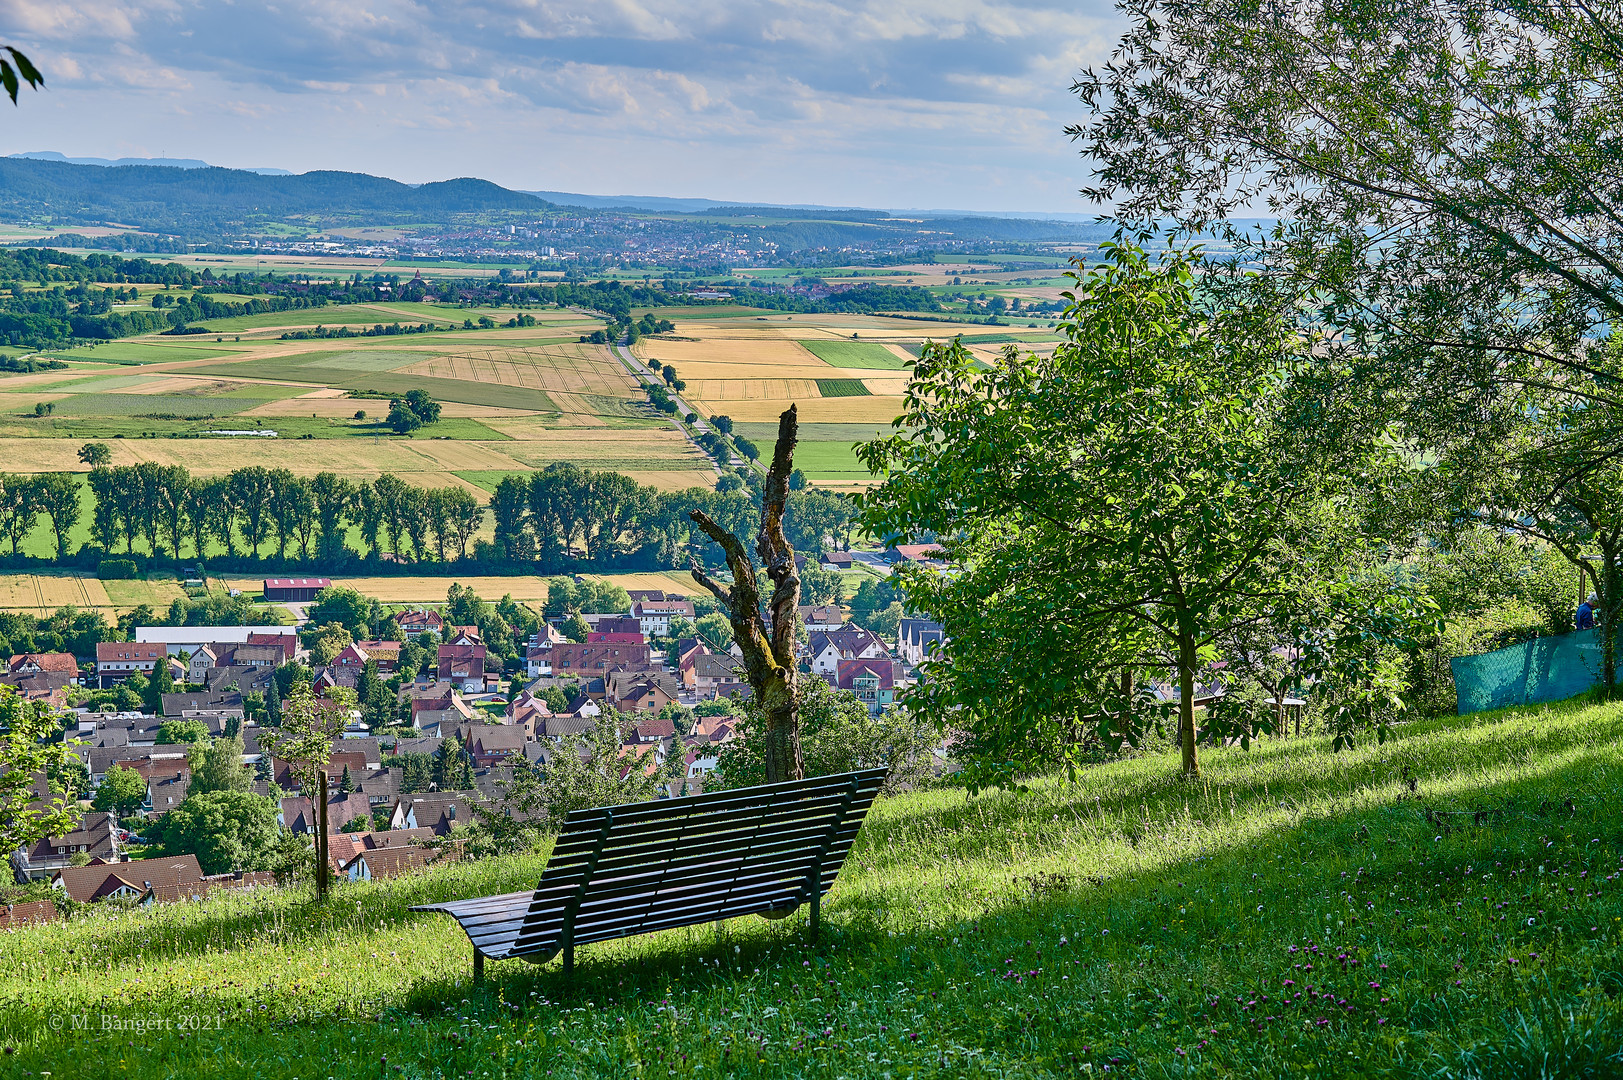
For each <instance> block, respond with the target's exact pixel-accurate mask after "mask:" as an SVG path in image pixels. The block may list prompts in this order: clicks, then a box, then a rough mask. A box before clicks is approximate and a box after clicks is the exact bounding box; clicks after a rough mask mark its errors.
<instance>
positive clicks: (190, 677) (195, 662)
mask: <svg viewBox="0 0 1623 1080" xmlns="http://www.w3.org/2000/svg"><path fill="white" fill-rule="evenodd" d="M219 666H220V654H219V653H217V652H215V651H214V646H212V645H204V646H202V647H201V648H198V649H197V650H195V651H194V652H193V653H192V654H191V655H190V656H188V657H187V658H186V681H187V682H189V683H196V684H197V685H199V686H202V685H204V684H206V683H207V682H208V677H209V672H210V671H212V670H214V669H215V668H216V667H219Z"/></svg>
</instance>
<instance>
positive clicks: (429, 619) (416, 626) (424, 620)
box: [394, 611, 445, 641]
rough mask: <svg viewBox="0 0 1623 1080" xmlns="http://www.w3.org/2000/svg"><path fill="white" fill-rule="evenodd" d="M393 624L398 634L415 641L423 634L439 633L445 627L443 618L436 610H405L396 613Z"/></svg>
mask: <svg viewBox="0 0 1623 1080" xmlns="http://www.w3.org/2000/svg"><path fill="white" fill-rule="evenodd" d="M394 622H395V625H396V626H398V627H400V635H401V636H402V637H405V638H409V639H411V640H413V641H415V640H416V639H417V638H420V637H422V636H423V635H424V634H439V633H440V632H441V631H443V630H444V629H445V620H444V619H442V618H441V617H440V613H439V612H437V611H407V612H403V613H402V614H399V615H396V616H395V618H394Z"/></svg>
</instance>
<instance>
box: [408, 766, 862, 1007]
mask: <svg viewBox="0 0 1623 1080" xmlns="http://www.w3.org/2000/svg"><path fill="white" fill-rule="evenodd" d="M886 772H887V770H885V769H864V770H862V771H860V772H852V773H840V774H837V775H835V776H819V777H816V778H814V779H811V780H793V781H788V782H786V783H781V784H764V785H762V786H760V787H751V788H740V789H738V790H734V791H718V792H714V793H711V794H706V795H694V796H689V797H687V798H681V799H660V800H656V801H654V802H642V803H628V804H626V805H624V806H604V807H599V808H597V809H595V810H576V811H574V812H573V813H571V814H570V815H569V816H568V817H567V818H566V819H565V820H564V826H563V830H562V832H560V833H559V835H558V842H557V844H556V845H554V847H553V849H552V858H551V859H550V860H548V862H547V867H546V869H545V870H544V871H542V874H541V881H540V884H538V885H537V886H536V889H535V891H534V892H533V893H531V892H519V893H508V894H506V895H504V896H486V897H481V898H479V899H476V900H459V901H456V902H454V903H449V904H422V905H419V906H417V907H413V908H412V909H411V910H413V911H439V912H444V913H445V914H447V915H450V916H451V917H452V918H454V919H456V921H457V922H458V923H460V924H461V925H462V929H463V930H464V931H466V932H467V935H468V940H469V941H470V942H472V944H473V976H474V979H475V980H476V981H477V980H479V979H481V978H483V976H484V969H485V958H486V957H489V958H490V959H492V960H507V959H513V958H523V959H525V960H528V961H530V962H532V963H536V964H544V963H546V962H547V961H548V960H551V959H552V958H553V957H554V956H557V955H558V954H559V953H560V952H561V953H563V958H564V971H565V973H569V972H572V971H573V970H574V966H575V946H577V945H586V944H590V943H591V942H594V941H611V940H614V939H616V938H623V937H630V936H631V935H633V934H648V933H652V932H654V931H655V930H668V929H672V928H674V927H679V926H697V925H699V924H702V923H707V922H717V921H719V920H722V919H732V918H737V917H738V916H740V915H763V916H765V917H767V918H783V917H784V916H786V915H788V914H790V913H791V912H793V911H795V910H796V909H797V908H799V907H800V906H801V905H802V904H810V905H811V928H812V934H813V935H814V936H815V935H816V933H817V928H818V920H819V914H820V906H821V900H822V897H823V894H824V893H825V892H827V891H828V890H829V889H830V888H831V887H832V886H833V885H834V879H835V877H836V876H837V875H838V874H839V872H840V867H841V866H842V865H844V863H845V856H846V854H847V853H848V852H849V851H850V850H851V844H852V842H853V841H855V840H856V837H857V830H858V829H860V828H861V827H862V819H863V818H864V817H865V816H866V815H867V813H868V807H869V806H871V805H873V800H874V796H875V795H877V794H878V793H879V788H880V785H881V784H882V783H883V782H884V779H885V773H886Z"/></svg>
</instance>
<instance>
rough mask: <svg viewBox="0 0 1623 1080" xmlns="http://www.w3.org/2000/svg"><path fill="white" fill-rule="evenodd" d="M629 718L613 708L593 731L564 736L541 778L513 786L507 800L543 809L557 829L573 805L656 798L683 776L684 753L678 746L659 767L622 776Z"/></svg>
mask: <svg viewBox="0 0 1623 1080" xmlns="http://www.w3.org/2000/svg"><path fill="white" fill-rule="evenodd" d="M628 722H629V719H628V718H626V717H623V716H621V715H620V714H618V713H616V712H614V711H612V710H609V711H606V712H605V713H604V714H603V715H602V716H600V717H598V718H597V720H596V722H595V723H594V724H593V726H592V728H591V730H589V731H587V732H586V733H584V734H582V735H573V736H567V737H565V738H563V739H561V740H559V742H558V749H557V752H556V753H554V754H553V755H552V757H551V758H550V759H549V760H548V761H547V765H546V769H545V774H544V778H542V779H541V782H539V783H536V784H533V785H529V786H525V787H522V788H518V789H516V790H510V791H509V792H508V800H509V803H508V805H510V806H513V807H514V808H515V809H516V810H519V811H526V810H528V811H540V812H543V813H544V814H545V817H546V820H547V821H548V822H549V823H550V824H551V825H552V827H553V828H555V829H556V828H557V827H558V826H559V825H560V824H562V822H563V820H564V818H566V817H567V816H569V813H570V811H572V810H582V809H590V808H591V807H594V806H618V805H620V804H622V803H630V802H643V801H646V800H648V799H652V798H655V797H656V796H657V795H658V793H659V791H660V789H661V788H662V787H664V786H666V785H668V784H669V783H670V782H671V781H673V780H675V779H677V778H678V777H679V776H680V772H679V770H680V769H681V768H682V754H681V753H680V752H674V751H673V752H672V754H671V755H670V756H669V757H668V758H667V759H666V762H665V764H664V765H663V766H661V767H660V768H658V769H653V770H650V769H646V768H633V769H631V770H630V771H629V772H627V773H626V775H625V776H624V777H622V776H621V775H620V774H621V772H622V771H624V770H625V765H626V764H627V762H626V761H625V760H624V759H622V758H621V757H620V747H621V744H622V739H623V731H624V730H625V728H626V726H627V725H628Z"/></svg>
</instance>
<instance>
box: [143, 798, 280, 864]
mask: <svg viewBox="0 0 1623 1080" xmlns="http://www.w3.org/2000/svg"><path fill="white" fill-rule="evenodd" d="M276 815H277V804H276V800H275V799H272V798H269V797H267V796H264V795H255V794H254V793H253V792H251V791H239V790H224V791H210V792H205V793H204V794H201V795H193V794H188V795H187V796H186V798H185V800H183V801H182V802H181V804H180V805H179V806H177V807H175V808H174V809H173V810H170V811H169V812H168V813H166V814H164V815H163V816H162V817H161V818H159V819H158V821H157V822H156V823H155V824H154V826H153V827H152V829H151V834H152V839H154V840H156V841H157V842H158V843H159V844H161V845H163V850H164V853H165V854H167V855H196V856H197V863H198V865H199V866H201V867H202V868H203V873H205V874H226V873H230V872H232V871H235V870H269V869H271V867H272V862H273V859H274V856H275V852H276V850H277V848H278V846H279V845H280V843H281V838H282V832H283V830H282V829H281V827H280V826H279V825H277V823H276Z"/></svg>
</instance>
